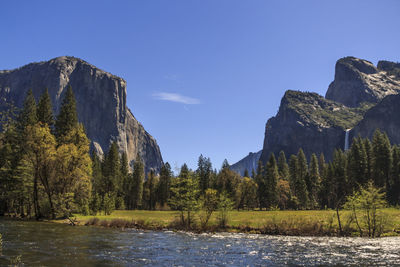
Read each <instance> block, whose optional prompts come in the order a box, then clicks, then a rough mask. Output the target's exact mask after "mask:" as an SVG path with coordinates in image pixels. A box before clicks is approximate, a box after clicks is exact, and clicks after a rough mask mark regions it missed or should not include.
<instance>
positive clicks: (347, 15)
mask: <svg viewBox="0 0 400 267" xmlns="http://www.w3.org/2000/svg"><path fill="white" fill-rule="evenodd" d="M399 14H400V1H395V0H393V1H378V0H377V1H368V0H363V1H349V0H346V1H320V0H318V1H282V0H279V1H267V0H259V1H257V0H249V1H247V0H246V1H244V0H243V1H235V0H196V1H194V0H169V1H167V0H159V1H155V0H154V1H153V0H146V1H144V0H143V1H142V0H136V1H135V0H133V1H101V0H97V1H71V0H69V1H40V0H38V1H7V2H2V4H1V7H0V24H1V25H2V27H1V41H0V59H1V60H0V69H12V68H16V67H19V66H22V65H24V64H27V63H29V62H33V61H42V60H48V59H51V58H54V57H57V56H63V55H70V56H76V57H79V58H82V59H84V60H86V61H88V62H90V63H91V64H93V65H95V66H97V67H99V68H101V69H103V70H106V71H108V72H111V73H113V74H115V75H118V76H120V77H123V78H124V79H125V80H126V81H127V91H128V106H129V108H130V109H131V110H132V112H133V114H134V115H135V117H136V118H137V119H138V120H139V121H140V122H141V123H142V124H143V125H144V127H145V129H146V130H147V131H148V132H149V133H150V134H152V135H153V136H154V137H155V138H156V139H157V142H158V144H159V146H160V148H161V152H162V155H163V158H164V161H168V162H170V164H171V165H172V166H173V167H175V166H180V165H181V164H183V163H184V162H186V163H188V165H189V167H191V168H196V164H197V158H198V156H199V155H200V154H201V153H202V154H203V155H205V156H207V157H210V158H211V160H212V162H213V164H214V167H216V168H220V166H221V164H222V161H223V160H224V159H225V158H226V159H228V161H229V162H230V163H234V162H236V161H237V160H239V159H241V158H242V157H244V156H246V155H247V154H248V152H250V151H258V150H260V149H261V148H262V144H263V138H264V130H265V123H266V121H267V120H268V118H270V117H271V116H274V115H275V114H276V112H277V110H278V107H279V103H280V99H281V97H282V96H283V94H284V92H285V90H287V89H294V90H306V91H314V92H317V93H320V94H325V92H326V89H327V88H328V85H329V83H330V82H331V81H332V80H333V76H334V66H335V62H336V60H337V59H339V58H341V57H344V56H349V55H352V56H356V57H360V58H364V59H368V60H370V61H372V62H373V63H375V64H376V63H377V61H378V60H380V59H386V60H393V61H400V48H399V44H400V34H399V28H400V27H399V26H400V16H399Z"/></svg>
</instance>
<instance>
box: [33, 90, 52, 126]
mask: <svg viewBox="0 0 400 267" xmlns="http://www.w3.org/2000/svg"><path fill="white" fill-rule="evenodd" d="M37 118H38V120H39V121H40V122H41V123H45V124H47V125H48V126H49V127H50V128H51V127H53V125H54V116H53V108H52V105H51V99H50V95H49V91H48V90H47V89H46V90H45V91H44V92H43V93H42V95H41V96H40V99H39V103H38V107H37Z"/></svg>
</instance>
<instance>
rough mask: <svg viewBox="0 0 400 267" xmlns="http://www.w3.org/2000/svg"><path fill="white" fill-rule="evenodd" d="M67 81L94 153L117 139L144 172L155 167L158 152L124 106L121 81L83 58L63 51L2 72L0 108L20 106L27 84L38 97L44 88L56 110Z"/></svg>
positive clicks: (151, 138) (123, 81)
mask: <svg viewBox="0 0 400 267" xmlns="http://www.w3.org/2000/svg"><path fill="white" fill-rule="evenodd" d="M69 85H71V87H72V89H73V91H74V94H75V97H76V102H77V111H78V119H79V121H80V122H81V123H83V125H84V126H85V129H86V132H87V135H88V137H89V138H90V140H91V141H92V148H93V149H94V150H95V151H96V152H97V153H98V154H102V153H103V152H106V151H108V149H109V146H110V144H111V142H113V141H116V142H117V143H118V146H119V150H120V152H126V153H127V156H128V160H129V161H130V163H131V164H132V163H133V161H134V160H135V159H136V155H137V154H139V155H140V156H141V158H142V159H143V160H144V163H145V166H146V170H147V171H149V170H150V169H154V170H155V171H159V170H160V167H161V164H162V157H161V153H160V150H159V147H158V145H157V142H156V141H155V139H154V138H153V137H152V136H151V135H150V134H148V133H147V132H146V131H145V129H144V128H143V126H142V125H141V124H140V123H139V122H138V121H137V120H136V119H135V117H134V116H133V114H132V112H131V111H130V110H129V109H128V107H127V106H126V94H127V93H126V81H125V80H124V79H122V78H120V77H118V76H115V75H112V74H110V73H108V72H105V71H103V70H101V69H99V68H97V67H95V66H93V65H91V64H89V63H87V62H86V61H84V60H82V59H79V58H75V57H67V56H63V57H57V58H54V59H51V60H49V61H43V62H38V63H31V64H28V65H25V66H23V67H20V68H18V69H14V70H7V71H1V72H0V99H2V103H0V109H4V108H5V105H4V104H5V103H13V104H14V105H15V106H17V107H21V106H22V103H23V100H24V97H25V95H26V92H27V90H28V89H32V91H33V94H34V95H35V97H36V98H37V99H38V98H39V96H40V95H41V93H42V92H43V90H44V89H45V88H47V89H48V90H49V94H50V97H51V99H52V102H53V108H54V113H55V114H58V112H59V108H60V105H61V102H62V98H63V95H64V93H65V91H66V88H67V87H68V86H69Z"/></svg>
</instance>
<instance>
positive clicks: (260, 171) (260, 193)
mask: <svg viewBox="0 0 400 267" xmlns="http://www.w3.org/2000/svg"><path fill="white" fill-rule="evenodd" d="M264 174H265V171H264V166H263V164H262V162H261V161H259V162H258V165H257V173H256V176H255V178H254V181H255V182H256V184H257V198H258V205H259V208H260V209H261V210H262V209H263V208H266V207H267V204H266V199H265V194H266V181H265V175H264Z"/></svg>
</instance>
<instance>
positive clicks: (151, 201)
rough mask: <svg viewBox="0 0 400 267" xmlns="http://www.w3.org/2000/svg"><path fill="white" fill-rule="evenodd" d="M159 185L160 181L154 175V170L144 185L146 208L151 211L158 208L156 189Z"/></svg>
mask: <svg viewBox="0 0 400 267" xmlns="http://www.w3.org/2000/svg"><path fill="white" fill-rule="evenodd" d="M157 185H158V179H157V177H156V175H155V173H154V171H153V170H151V171H150V172H149V174H148V177H147V180H146V182H145V183H144V190H145V192H146V195H147V197H146V202H147V203H146V207H147V208H148V209H149V210H155V208H156V201H157V195H156V193H157V192H156V189H157Z"/></svg>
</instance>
